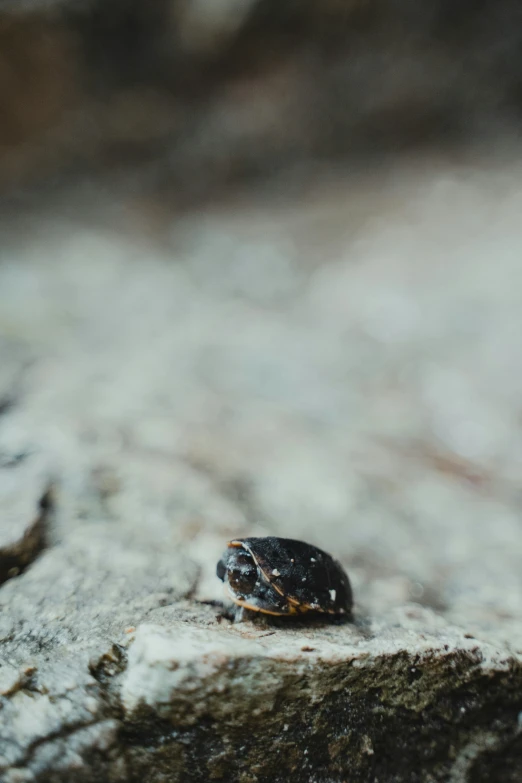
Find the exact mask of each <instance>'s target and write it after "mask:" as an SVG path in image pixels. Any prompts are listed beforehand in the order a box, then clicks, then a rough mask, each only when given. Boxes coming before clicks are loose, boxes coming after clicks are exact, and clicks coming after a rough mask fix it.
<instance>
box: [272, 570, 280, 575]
mask: <svg viewBox="0 0 522 783" xmlns="http://www.w3.org/2000/svg"><path fill="white" fill-rule="evenodd" d="M272 575H273V576H281V574H280V573H279V571H278V570H277V568H273V569H272Z"/></svg>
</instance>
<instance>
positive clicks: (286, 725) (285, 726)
mask: <svg viewBox="0 0 522 783" xmlns="http://www.w3.org/2000/svg"><path fill="white" fill-rule="evenodd" d="M283 731H288V723H285V725H284V726H283Z"/></svg>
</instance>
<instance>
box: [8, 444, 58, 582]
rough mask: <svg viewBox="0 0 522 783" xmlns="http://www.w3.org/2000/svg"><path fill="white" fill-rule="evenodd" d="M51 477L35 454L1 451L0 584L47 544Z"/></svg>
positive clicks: (17, 572)
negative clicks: (4, 452)
mask: <svg viewBox="0 0 522 783" xmlns="http://www.w3.org/2000/svg"><path fill="white" fill-rule="evenodd" d="M51 487H52V480H51V476H50V475H49V473H48V471H47V470H46V468H45V466H44V465H42V464H41V460H38V459H37V458H36V457H35V456H34V455H32V456H30V455H27V454H24V453H17V454H4V455H1V454H0V584H1V583H2V582H5V581H6V579H9V578H11V577H13V576H17V575H18V574H19V573H20V572H21V571H23V570H24V569H25V568H26V567H27V566H28V565H29V564H30V563H32V562H33V560H34V559H35V557H37V555H38V554H39V553H40V552H41V551H42V549H43V548H44V546H45V544H46V538H47V524H48V517H49V511H50V508H51V505H52V494H51Z"/></svg>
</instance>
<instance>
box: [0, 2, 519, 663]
mask: <svg viewBox="0 0 522 783" xmlns="http://www.w3.org/2000/svg"><path fill="white" fill-rule="evenodd" d="M521 110H522V7H521V6H520V3H518V2H515V0H475V2H471V0H465V1H464V2H460V3H458V4H456V3H453V2H450V0H435V2H423V1H422V0H151V1H150V2H147V3H144V2H140V1H139V0H60V1H59V0H56V2H54V1H53V0H26V2H21V1H20V2H15V1H14V0H13V1H12V2H8V1H7V0H3V1H2V2H1V3H0V117H1V122H0V392H1V395H2V396H1V398H0V410H1V412H2V414H3V415H2V416H1V418H0V443H1V444H2V448H1V450H2V451H4V452H9V453H15V452H16V451H17V450H19V451H22V452H23V451H24V450H26V449H36V450H41V451H44V452H45V453H49V454H50V455H51V457H50V459H52V461H54V462H56V464H57V465H59V471H60V475H61V477H62V480H63V485H64V487H65V488H66V489H65V490H64V494H63V498H65V500H64V501H63V504H64V505H63V508H64V509H65V510H64V511H63V513H62V515H61V516H60V517H59V522H58V525H57V528H56V530H55V532H54V533H53V535H54V536H55V538H56V539H57V540H60V539H61V540H63V539H66V538H67V536H68V535H69V534H70V532H71V530H76V531H78V530H80V531H82V530H83V531H84V535H85V541H86V542H87V541H88V540H90V539H91V538H92V537H93V536H96V535H98V533H99V531H100V525H102V524H107V525H108V524H109V523H110V524H111V525H112V526H113V527H112V529H113V530H114V529H118V530H119V531H120V533H119V534H118V535H121V537H122V539H123V538H125V539H126V540H129V539H132V537H133V536H134V535H138V533H137V532H136V531H138V530H141V531H142V532H143V531H145V532H146V535H147V537H148V539H149V540H150V541H153V540H156V541H157V542H163V545H165V546H166V547H167V548H168V547H169V546H171V547H174V546H176V547H179V546H183V547H185V549H186V552H187V555H188V556H190V557H191V558H194V559H195V560H196V561H198V562H200V564H201V567H202V573H203V576H205V575H208V574H210V577H211V579H214V576H213V564H214V562H215V553H216V552H217V553H218V554H219V551H220V549H222V547H223V543H224V541H225V540H226V538H227V537H228V536H232V535H239V534H240V533H242V532H243V531H245V532H246V531H249V532H255V531H260V532H268V533H271V534H276V535H284V536H291V537H297V538H303V539H305V540H308V541H311V542H313V543H315V544H319V545H320V546H323V547H324V548H325V549H327V550H329V551H332V552H333V553H334V554H336V555H337V556H338V557H340V558H341V559H342V560H343V562H344V563H345V564H346V565H347V566H348V567H349V569H350V574H351V575H352V577H353V580H354V583H355V587H356V591H357V596H358V599H359V600H360V603H361V606H362V607H363V608H364V609H365V610H367V611H370V612H373V613H381V614H382V615H383V616H385V615H389V614H390V613H393V611H394V607H396V606H398V605H399V604H404V603H412V604H415V605H417V606H418V605H422V606H424V607H426V608H427V609H428V610H430V611H433V612H436V613H442V614H444V615H445V616H446V617H447V618H448V620H449V621H454V622H457V623H465V624H466V626H467V627H470V628H471V629H477V632H480V633H487V630H488V628H490V627H493V626H494V627H495V628H496V629H498V627H499V626H500V627H501V635H502V636H503V638H505V640H506V642H507V643H509V644H519V645H520V647H521V648H522V636H521V634H522V631H521V630H520V628H521V624H520V619H521V615H522V568H521V558H522V521H521V518H520V501H521V498H522V478H521V476H522V470H521V469H522V442H521V428H522V404H521V392H522V363H521V356H522V263H521V253H522V230H521V228H520V215H521V211H522V187H521V186H522V156H521V147H520V140H519V136H520V131H519V128H520V122H521ZM67 503H69V506H67ZM82 535H83V534H82ZM86 546H87V543H86ZM204 583H205V579H203V582H202V583H201V585H202V586H201V591H200V593H201V597H210V596H212V594H213V593H212V591H213V589H214V588H213V587H212V584H213V582H212V584H211V580H210V581H209V583H208V586H206V585H205V584H204ZM218 588H219V586H218V585H216V589H218Z"/></svg>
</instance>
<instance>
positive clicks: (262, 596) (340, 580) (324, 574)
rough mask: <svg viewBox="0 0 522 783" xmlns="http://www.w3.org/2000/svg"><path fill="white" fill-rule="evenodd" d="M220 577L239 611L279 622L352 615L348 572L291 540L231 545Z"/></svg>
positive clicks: (237, 541)
mask: <svg viewBox="0 0 522 783" xmlns="http://www.w3.org/2000/svg"><path fill="white" fill-rule="evenodd" d="M216 573H217V575H218V577H219V578H220V579H221V580H222V581H223V582H224V583H225V585H226V588H227V592H228V595H229V596H230V598H231V599H232V600H233V601H234V603H235V604H237V605H238V606H240V607H244V608H245V609H249V610H251V611H253V612H262V613H264V614H271V615H276V616H288V615H302V614H305V613H307V612H311V613H323V614H328V615H336V616H342V615H348V616H349V615H350V612H351V608H352V589H351V586H350V580H349V579H348V575H347V574H346V572H345V570H344V569H343V567H342V566H341V565H340V564H339V563H338V562H337V561H336V560H334V559H333V557H331V555H329V554H327V553H326V552H323V550H322V549H318V548H317V547H315V546H312V545H311V544H305V543H304V542H303V541H294V540H293V539H291V538H276V537H275V536H267V537H266V538H237V539H232V541H229V542H228V547H227V550H226V551H225V553H224V554H223V557H222V558H221V560H220V561H219V563H218V564H217V568H216Z"/></svg>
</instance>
